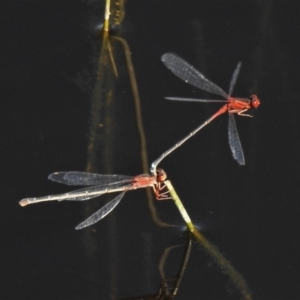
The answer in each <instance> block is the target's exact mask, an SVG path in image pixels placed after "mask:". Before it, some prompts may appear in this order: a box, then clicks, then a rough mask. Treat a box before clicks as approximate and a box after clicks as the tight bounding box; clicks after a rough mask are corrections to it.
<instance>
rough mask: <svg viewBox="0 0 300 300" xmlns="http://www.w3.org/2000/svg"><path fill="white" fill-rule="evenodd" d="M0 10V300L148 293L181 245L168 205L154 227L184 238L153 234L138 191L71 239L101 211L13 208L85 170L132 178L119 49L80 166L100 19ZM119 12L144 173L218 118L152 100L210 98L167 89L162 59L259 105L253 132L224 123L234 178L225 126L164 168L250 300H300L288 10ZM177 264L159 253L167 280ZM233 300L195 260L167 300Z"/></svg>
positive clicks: (173, 84)
mask: <svg viewBox="0 0 300 300" xmlns="http://www.w3.org/2000/svg"><path fill="white" fill-rule="evenodd" d="M0 7H1V9H0V20H1V35H2V38H1V41H2V43H1V45H2V46H1V56H0V61H1V64H0V66H1V69H0V74H1V75H0V76H1V88H0V89H1V103H2V105H1V110H0V113H1V117H0V121H1V158H0V159H1V163H0V164H1V183H2V184H1V186H2V189H1V198H2V199H1V201H0V203H1V209H0V212H1V218H0V219H1V223H2V226H1V229H2V230H1V238H2V243H1V244H2V246H1V259H0V261H1V269H0V270H1V271H0V272H1V289H0V298H1V299H49V300H50V299H51V300H52V299H85V300H86V299H87V300H90V299H91V300H94V299H122V298H126V297H127V298H128V297H134V296H141V295H151V294H154V293H156V292H157V291H158V288H159V284H160V276H159V272H158V269H157V265H158V262H159V260H160V257H161V255H162V253H163V251H164V249H165V248H166V247H169V246H172V245H178V244H184V243H185V240H184V238H183V236H182V231H181V229H182V228H184V223H183V221H182V219H181V217H180V215H179V214H178V211H177V210H176V208H175V206H174V205H173V203H172V202H171V201H162V202H155V207H156V209H157V211H158V214H159V217H160V218H161V220H163V221H164V222H169V223H172V224H176V225H179V226H181V227H180V228H161V227H158V226H156V225H155V224H154V223H153V221H152V218H151V216H150V212H149V209H148V206H147V202H146V193H145V191H144V190H138V191H132V192H128V193H127V194H126V195H125V197H124V200H123V201H122V202H121V204H120V205H119V206H118V207H117V208H116V210H115V211H114V212H113V213H111V214H110V215H109V216H108V217H106V218H105V219H104V220H102V221H101V222H100V223H97V224H96V225H94V226H92V227H91V228H87V229H84V230H81V231H76V230H74V227H75V226H76V225H78V224H79V223H80V222H81V221H83V220H84V218H85V217H86V216H87V215H86V214H87V213H88V212H90V213H92V212H93V211H95V210H96V209H97V208H98V207H100V206H101V205H103V203H105V202H104V201H107V200H105V199H101V198H99V199H96V200H91V204H89V203H88V202H83V203H76V202H64V203H58V202H53V203H43V204H36V205H32V206H29V207H26V208H21V207H20V206H19V205H18V201H19V200H20V199H22V198H24V197H34V196H44V195H48V194H56V193H62V192H67V191H70V190H72V188H70V187H66V186H62V185H59V184H56V183H52V182H50V181H48V180H47V176H48V175H49V174H50V173H52V172H55V171H71V170H78V171H85V170H86V169H87V165H88V162H89V161H90V162H91V164H92V167H93V170H94V171H95V172H98V173H116V174H126V175H137V174H140V173H143V170H142V167H141V155H140V140H139V135H138V131H137V127H136V116H135V110H134V109H135V108H134V102H133V97H132V93H131V89H130V85H129V79H128V73H127V67H126V63H125V57H124V54H123V50H122V47H121V46H120V44H118V43H117V42H116V41H112V47H113V52H114V55H115V58H116V64H117V66H118V72H119V79H118V80H115V79H114V76H113V75H110V76H108V79H107V81H105V82H104V81H103V80H102V81H101V82H100V83H101V84H103V85H101V84H100V87H101V89H102V90H103V89H104V90H105V89H107V91H105V93H106V94H109V92H110V91H111V90H113V91H114V92H113V96H112V99H113V100H112V102H111V103H110V106H109V109H108V110H105V109H104V113H109V115H108V116H107V119H106V122H107V123H106V124H109V126H110V127H108V128H109V130H108V131H106V132H105V133H103V132H104V131H101V130H102V129H101V128H102V127H101V125H100V126H98V127H99V128H100V129H99V128H98V129H97V130H98V131H97V130H96V131H95V132H96V138H98V139H97V141H96V147H95V151H94V152H93V151H89V152H88V145H89V143H90V138H91V128H93V126H94V125H93V120H94V119H93V118H94V113H95V111H93V112H91V107H92V101H93V99H94V98H95V97H96V96H95V86H96V84H97V81H96V72H97V61H98V56H99V52H100V41H99V37H98V36H97V33H96V31H95V28H96V27H97V26H98V25H99V24H100V23H101V22H102V20H103V17H102V16H103V11H104V9H103V7H104V3H102V2H101V3H98V1H92V0H90V1H29V0H23V1H21V0H15V1H3V2H2V4H1V5H0ZM125 9H126V14H125V19H124V22H123V24H122V29H123V31H122V37H123V38H125V39H126V40H127V42H128V43H129V45H130V48H131V52H132V60H133V64H134V67H135V71H136V77H137V83H138V87H139V91H140V98H141V105H142V115H143V123H144V127H145V133H146V138H147V145H148V154H149V160H150V162H151V161H153V160H154V159H156V158H157V157H158V156H159V155H160V154H161V153H162V152H163V151H165V150H167V149H168V148H169V147H170V146H172V145H173V144H174V143H176V142H177V141H178V140H180V139H181V138H182V137H184V136H185V135H186V134H187V133H188V132H189V131H191V130H193V129H194V128H195V127H197V126H198V125H199V124H200V123H202V122H203V121H204V120H205V119H207V118H208V117H209V116H211V115H212V113H214V112H215V111H216V110H217V109H218V108H219V106H220V105H219V104H204V103H183V102H176V103H174V102H170V101H166V100H164V99H163V97H165V96H178V97H180V96H181V97H198V98H201V97H202V98H208V97H212V98H213V97H214V96H213V95H209V94H207V93H204V92H201V91H199V90H196V89H195V88H193V87H192V86H190V85H187V84H185V83H184V82H183V81H181V80H179V79H178V78H176V77H175V76H174V75H173V74H171V72H170V71H168V70H167V69H166V68H165V66H164V65H163V64H162V63H161V61H160V57H161V55H162V54H164V53H165V52H175V53H177V54H178V55H180V56H181V57H183V58H185V59H186V60H187V61H189V62H190V63H192V64H193V65H194V66H195V67H196V68H197V69H199V70H200V71H201V72H203V73H204V74H205V75H206V76H207V77H208V78H210V79H211V80H212V81H213V82H215V83H216V84H218V85H219V86H220V87H222V88H223V89H224V90H225V91H227V88H228V85H229V81H230V78H231V75H232V72H233V70H234V69H235V67H236V65H237V63H238V61H243V66H242V69H241V73H240V76H239V78H238V82H237V85H236V89H235V92H234V95H235V96H241V97H247V96H249V95H250V94H252V93H256V94H257V95H258V96H259V98H260V99H261V106H260V107H259V108H258V109H257V110H256V111H253V112H251V114H253V115H254V117H253V118H252V119H250V118H242V117H236V122H237V126H238V130H239V134H240V138H241V142H242V145H243V149H244V153H245V158H246V166H245V167H240V166H238V165H237V163H236V162H235V161H234V160H233V159H232V156H231V153H230V149H229V146H228V138H227V121H228V116H227V115H224V116H221V117H219V118H218V119H217V120H215V121H214V122H213V123H212V124H210V125H209V126H208V127H207V128H205V129H203V131H201V132H200V133H198V134H197V135H196V136H195V137H193V138H192V139H191V140H189V141H188V142H187V143H186V144H185V145H183V146H182V147H181V148H180V149H178V150H177V151H176V152H174V153H173V154H171V155H170V156H169V157H168V158H166V159H165V160H164V161H163V162H162V163H161V167H163V168H164V169H165V170H166V172H167V173H168V176H169V178H170V180H172V183H173V185H174V186H175V187H176V190H177V193H178V194H179V195H180V197H181V199H182V201H183V202H184V204H185V206H186V209H187V210H188V212H189V213H190V215H191V217H192V219H193V221H194V222H195V224H196V225H197V226H199V228H200V230H201V231H202V232H203V233H204V234H205V235H206V237H207V238H209V239H210V240H211V241H212V242H213V243H214V244H215V245H217V246H218V247H219V249H220V251H221V252H222V253H223V254H224V256H225V257H226V258H227V259H228V260H230V261H231V263H232V264H233V265H234V266H235V268H236V269H237V270H238V271H239V272H240V273H241V274H242V275H243V277H244V278H245V279H246V281H247V283H248V285H249V287H250V289H251V291H252V293H253V299H264V300H266V299H291V300H293V299H300V289H299V282H298V281H299V280H298V279H299V253H300V246H299V245H300V243H299V230H300V228H299V227H300V226H299V211H300V210H299V209H300V206H299V194H300V193H299V192H300V182H299V176H298V173H299V167H300V165H299V161H300V160H299V153H300V143H299V128H300V117H299V108H300V85H299V78H300V76H299V69H300V68H299V67H300V65H299V53H300V47H299V36H300V23H299V14H300V4H299V3H298V1H208V0H206V1H192V0H191V1H186V0H177V1H167V0H165V1H158V0H156V1H150V0H148V1H142V0H128V1H127V2H126V5H125ZM104 69H105V68H104ZM105 70H106V69H105ZM106 71H107V70H106ZM108 72H109V70H108ZM111 74H112V73H111ZM297 74H298V75H297ZM98 84H99V81H98ZM102 109H103V107H102ZM101 122H102V121H101V120H100V123H101ZM96 127H97V126H96ZM110 130H111V131H110ZM92 152H93V153H92ZM91 153H92V154H91ZM102 198H104V197H102ZM106 199H111V197H108V198H106ZM89 205H91V206H89ZM89 210H90V211H89ZM182 253H183V247H181V248H176V249H175V250H173V251H172V252H171V254H170V256H169V258H168V259H167V262H166V266H165V274H166V276H167V277H172V276H174V275H176V272H177V271H178V268H179V265H180V261H181V259H182ZM240 298H241V297H240V294H239V292H238V291H237V289H236V288H235V286H234V285H233V284H232V283H231V282H230V280H229V278H228V277H227V276H226V275H225V274H223V273H222V272H221V270H220V269H219V268H218V267H217V266H216V265H215V264H214V263H213V261H212V259H211V258H210V257H209V256H208V255H207V254H206V253H205V252H204V251H203V250H202V249H201V247H200V246H198V245H194V247H193V249H192V254H191V257H190V261H189V264H188V267H187V270H186V273H185V275H184V278H183V280H182V284H181V286H180V290H179V293H178V296H177V297H176V299H178V300H180V299H185V300H188V299H189V300H196V299H201V300H204V299H212V300H214V299H240Z"/></svg>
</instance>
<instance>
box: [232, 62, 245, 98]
mask: <svg viewBox="0 0 300 300" xmlns="http://www.w3.org/2000/svg"><path fill="white" fill-rule="evenodd" d="M241 67H242V62H239V63H238V65H237V66H236V68H235V70H234V72H233V74H232V78H231V80H230V84H229V96H230V97H231V95H232V93H233V90H234V87H235V84H236V81H237V78H238V76H239V73H240V70H241Z"/></svg>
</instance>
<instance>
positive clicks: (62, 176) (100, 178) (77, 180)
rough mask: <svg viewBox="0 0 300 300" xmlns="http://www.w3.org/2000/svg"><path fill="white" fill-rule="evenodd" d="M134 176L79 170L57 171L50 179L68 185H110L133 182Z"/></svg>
mask: <svg viewBox="0 0 300 300" xmlns="http://www.w3.org/2000/svg"><path fill="white" fill-rule="evenodd" d="M133 178H134V177H132V176H126V175H103V174H95V173H87V172H79V171H71V172H55V173H52V174H50V175H49V176H48V179H50V180H52V181H55V182H59V183H63V184H67V185H110V184H112V183H127V182H131V181H132V180H133Z"/></svg>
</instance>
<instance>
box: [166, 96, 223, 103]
mask: <svg viewBox="0 0 300 300" xmlns="http://www.w3.org/2000/svg"><path fill="white" fill-rule="evenodd" d="M165 99H167V100H172V101H186V102H222V103H224V102H228V101H227V100H214V99H197V98H181V97H165Z"/></svg>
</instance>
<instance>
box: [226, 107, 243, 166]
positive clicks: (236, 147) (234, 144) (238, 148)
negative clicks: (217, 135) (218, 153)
mask: <svg viewBox="0 0 300 300" xmlns="http://www.w3.org/2000/svg"><path fill="white" fill-rule="evenodd" d="M228 117H229V120H228V139H229V146H230V149H231V152H232V156H233V158H234V159H235V160H236V161H237V162H238V164H239V165H241V166H244V165H245V157H244V152H243V148H242V145H241V141H240V138H239V134H238V131H237V128H236V124H235V119H234V116H233V113H229V114H228Z"/></svg>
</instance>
